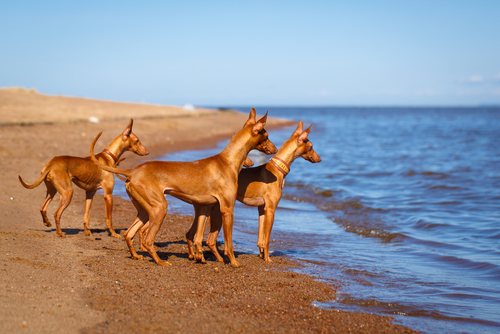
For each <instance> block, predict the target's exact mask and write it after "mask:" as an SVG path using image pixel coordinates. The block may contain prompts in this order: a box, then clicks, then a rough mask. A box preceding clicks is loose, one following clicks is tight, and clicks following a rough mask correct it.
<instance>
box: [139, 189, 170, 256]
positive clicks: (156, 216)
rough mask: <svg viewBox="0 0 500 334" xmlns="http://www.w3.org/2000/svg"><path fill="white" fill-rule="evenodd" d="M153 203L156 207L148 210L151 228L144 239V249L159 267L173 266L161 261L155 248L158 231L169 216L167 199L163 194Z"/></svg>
mask: <svg viewBox="0 0 500 334" xmlns="http://www.w3.org/2000/svg"><path fill="white" fill-rule="evenodd" d="M153 203H155V206H154V207H153V206H150V207H149V210H148V214H149V228H148V232H147V233H146V237H145V238H144V248H146V250H147V251H148V253H149V255H151V257H152V258H153V260H155V262H156V264H157V265H159V266H165V265H171V264H170V263H168V262H167V261H163V260H162V259H160V257H159V256H158V254H157V253H156V250H155V248H154V241H155V237H156V234H157V233H158V230H159V229H160V227H161V224H162V223H163V219H165V216H166V215H167V208H168V205H167V201H166V200H165V197H163V194H161V198H157V199H156V200H155V201H153Z"/></svg>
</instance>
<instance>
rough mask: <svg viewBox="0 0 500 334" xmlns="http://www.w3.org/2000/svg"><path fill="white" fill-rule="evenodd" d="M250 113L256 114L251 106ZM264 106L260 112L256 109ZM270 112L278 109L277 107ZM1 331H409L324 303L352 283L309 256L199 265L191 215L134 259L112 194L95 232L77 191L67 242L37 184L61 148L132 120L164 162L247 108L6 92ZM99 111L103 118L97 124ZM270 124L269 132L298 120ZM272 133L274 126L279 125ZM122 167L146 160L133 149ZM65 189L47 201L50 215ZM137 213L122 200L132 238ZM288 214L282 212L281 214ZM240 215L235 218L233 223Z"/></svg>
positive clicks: (66, 217) (97, 210) (0, 140)
mask: <svg viewBox="0 0 500 334" xmlns="http://www.w3.org/2000/svg"><path fill="white" fill-rule="evenodd" d="M245 112H248V111H245ZM258 112H260V113H262V112H263V111H262V110H258ZM270 113H271V116H272V111H270ZM0 115H1V121H0V124H2V125H0V157H1V159H0V185H1V187H0V332H1V333H150V332H154V333H175V332H184V333H185V332H190V333H205V332H215V333H235V332H241V333H267V332H279V333H290V332H312V333H316V332H327V333H335V332H338V333H345V332H365V333H409V332H412V331H411V330H409V329H407V328H405V327H403V326H400V325H396V324H393V323H392V322H391V318H390V317H383V316H377V315H371V314H363V313H353V312H342V311H340V312H339V311H336V310H324V309H320V308H317V307H313V306H311V303H312V302H313V301H328V300H332V299H334V298H335V289H336V287H338V286H339V285H341V284H348V282H336V281H330V282H319V281H317V280H315V279H314V278H313V277H310V276H307V275H303V274H298V273H296V272H293V271H291V269H293V268H299V267H300V266H302V265H306V264H304V263H299V262H297V261H293V260H291V259H288V258H286V257H284V256H274V257H273V261H274V262H272V263H266V262H264V261H262V260H260V259H259V258H258V257H257V256H255V255H253V254H245V253H241V252H238V249H236V256H237V258H238V261H239V262H240V263H241V264H242V267H240V268H233V267H232V266H231V265H229V264H227V263H225V264H221V263H218V262H215V261H214V258H213V257H211V256H210V255H209V254H208V253H206V254H207V260H208V263H207V264H205V265H202V264H197V263H194V262H192V261H189V260H188V258H187V254H186V242H185V238H184V234H185V232H186V231H187V229H188V227H189V226H190V224H191V221H192V217H189V216H178V215H168V216H167V218H166V221H165V222H164V224H163V227H162V229H161V230H160V232H159V234H158V236H157V238H156V247H157V249H158V251H159V255H160V257H162V258H164V259H167V258H168V261H169V262H171V263H172V266H171V267H159V266H156V265H155V264H154V262H152V261H151V258H150V257H149V256H147V255H146V259H145V260H143V261H136V260H132V259H131V258H130V256H129V252H128V250H127V248H126V245H125V242H124V241H123V240H118V239H115V238H112V237H110V236H109V235H108V232H107V231H106V230H105V218H104V203H103V202H104V201H103V198H102V196H100V195H98V196H96V198H95V200H94V204H93V207H92V213H91V222H90V226H91V229H92V232H93V236H92V237H86V236H85V235H84V234H83V223H82V219H83V208H84V192H83V191H82V190H81V189H79V188H77V187H75V194H74V197H73V201H72V203H71V205H70V206H69V207H68V209H67V210H66V211H65V212H64V214H63V216H62V220H61V221H62V228H63V231H64V232H65V233H67V235H68V237H66V238H59V237H57V236H56V233H55V228H54V226H52V227H50V228H47V227H45V226H44V225H43V223H42V219H41V216H40V213H39V208H40V206H41V204H42V202H43V198H44V196H45V187H44V185H40V186H39V187H38V188H35V189H33V190H27V189H25V188H23V187H22V186H21V184H20V183H19V181H18V179H17V175H22V176H23V178H24V179H25V180H26V181H27V182H28V183H32V182H34V181H35V180H36V179H37V178H38V176H39V175H40V170H41V169H42V167H43V166H44V165H45V163H46V162H48V161H49V160H50V159H51V158H52V157H54V156H57V155H75V156H88V150H89V145H90V143H91V141H92V139H93V138H94V136H95V135H96V134H97V133H99V132H100V131H103V136H102V138H101V139H100V140H99V143H100V145H101V146H100V147H97V150H99V149H103V148H104V147H105V145H106V144H107V143H109V142H110V141H111V139H112V138H114V137H115V136H117V135H118V134H119V133H120V132H121V131H122V130H123V129H124V128H125V126H126V125H127V121H128V119H129V118H130V117H133V118H134V133H135V134H137V135H138V136H139V138H140V139H141V141H142V142H143V144H144V145H145V146H146V147H147V148H148V150H149V151H150V152H151V154H150V155H149V156H147V157H145V158H147V159H154V158H157V157H159V156H161V155H162V154H164V153H166V152H171V151H175V150H184V149H193V148H203V147H207V146H210V145H215V144H216V143H217V142H218V141H220V140H222V139H227V138H229V137H230V136H231V134H232V133H233V132H235V131H237V130H238V129H240V128H241V126H242V125H243V123H244V122H245V120H246V118H247V114H242V113H237V112H232V111H215V110H196V111H195V112H192V111H190V110H185V109H183V108H178V107H163V106H151V105H141V104H125V103H115V102H104V101H95V100H89V99H80V98H68V97H54V96H46V95H41V94H38V93H36V92H32V91H28V90H22V89H9V90H5V89H4V90H0ZM92 116H94V117H97V118H99V119H100V123H90V122H88V119H89V117H92ZM288 124H289V122H288V121H283V120H278V119H270V120H269V122H268V125H267V126H266V128H267V129H268V130H270V129H272V128H276V127H279V126H284V125H288ZM270 138H271V140H272V131H270ZM125 156H126V157H127V160H125V161H124V162H123V163H122V165H121V167H124V168H131V167H133V166H135V165H136V164H137V163H139V162H140V161H141V160H140V158H138V157H136V156H133V154H132V153H127V154H125ZM57 202H58V196H57V197H56V199H55V201H54V203H52V204H51V206H50V207H49V217H50V218H52V214H53V212H54V210H55V208H56V207H57ZM135 214H136V211H135V209H134V208H133V205H131V203H130V202H129V201H128V200H125V199H120V198H116V197H115V199H114V208H113V222H114V227H115V229H116V230H117V231H119V232H121V233H122V234H123V231H124V230H125V229H126V228H128V226H129V224H130V223H131V222H132V220H133V218H134V217H135ZM277 214H279V212H278V213H277ZM237 223H238V217H235V224H237Z"/></svg>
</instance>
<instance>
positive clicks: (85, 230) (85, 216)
mask: <svg viewBox="0 0 500 334" xmlns="http://www.w3.org/2000/svg"><path fill="white" fill-rule="evenodd" d="M95 193H96V191H95V190H94V191H87V192H86V193H85V196H86V198H85V213H84V214H83V233H84V234H85V235H88V236H91V235H92V232H91V231H90V227H89V222H90V207H91V206H92V200H93V199H94V195H95Z"/></svg>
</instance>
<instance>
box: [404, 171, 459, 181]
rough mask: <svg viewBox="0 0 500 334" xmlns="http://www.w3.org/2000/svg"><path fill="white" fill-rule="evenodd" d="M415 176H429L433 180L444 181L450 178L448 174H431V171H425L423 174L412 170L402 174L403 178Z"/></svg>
mask: <svg viewBox="0 0 500 334" xmlns="http://www.w3.org/2000/svg"><path fill="white" fill-rule="evenodd" d="M416 175H421V176H429V177H431V178H433V179H438V180H440V179H446V178H448V177H450V176H451V175H449V174H446V173H440V172H431V171H425V172H416V171H414V170H409V171H407V172H405V173H403V176H407V177H412V176H416Z"/></svg>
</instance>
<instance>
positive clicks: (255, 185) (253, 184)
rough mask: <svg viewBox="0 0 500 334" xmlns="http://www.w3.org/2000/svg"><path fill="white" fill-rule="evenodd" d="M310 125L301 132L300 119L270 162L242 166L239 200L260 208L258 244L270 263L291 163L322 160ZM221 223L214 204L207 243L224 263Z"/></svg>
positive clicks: (239, 180) (262, 255)
mask: <svg viewBox="0 0 500 334" xmlns="http://www.w3.org/2000/svg"><path fill="white" fill-rule="evenodd" d="M311 126H312V125H311ZM311 126H310V127H309V128H307V129H306V130H305V131H302V129H303V123H302V121H300V123H299V124H298V126H297V128H296V129H295V131H294V132H293V134H292V136H291V137H290V139H288V140H287V141H286V142H285V143H284V144H283V145H282V146H281V147H280V149H279V150H278V153H276V155H275V156H274V157H272V158H271V160H269V162H267V163H266V164H263V165H260V166H258V167H254V168H246V169H243V170H241V172H240V175H239V177H238V195H237V200H238V201H240V202H241V203H243V204H246V205H249V206H257V207H258V208H259V234H258V241H257V246H258V247H259V253H260V254H259V256H260V258H262V259H264V260H265V261H267V262H271V258H270V256H269V241H270V238H271V230H272V228H273V224H274V216H275V212H276V208H277V207H278V203H279V201H280V199H281V193H282V191H283V187H284V185H285V177H286V175H287V174H288V173H289V172H290V165H291V164H292V163H293V161H294V160H295V159H297V158H299V157H300V158H303V159H305V160H307V161H309V162H311V163H318V162H321V158H320V156H319V155H318V154H317V153H316V152H315V151H314V149H313V144H312V142H311V141H309V140H308V139H307V136H308V135H309V131H310V129H311ZM221 224H222V221H221V216H220V214H219V212H218V210H217V208H216V207H214V208H213V209H212V212H211V213H210V234H209V237H208V239H207V245H208V247H209V248H210V250H211V251H212V253H213V254H214V255H215V257H216V258H217V261H221V262H222V261H223V259H222V257H221V256H220V254H219V251H218V249H217V235H218V233H219V231H220V228H221Z"/></svg>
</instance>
